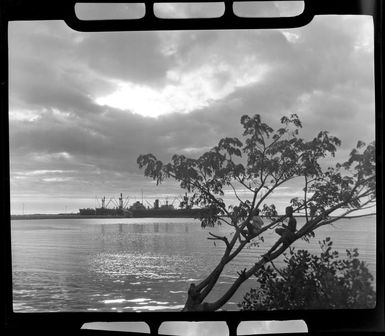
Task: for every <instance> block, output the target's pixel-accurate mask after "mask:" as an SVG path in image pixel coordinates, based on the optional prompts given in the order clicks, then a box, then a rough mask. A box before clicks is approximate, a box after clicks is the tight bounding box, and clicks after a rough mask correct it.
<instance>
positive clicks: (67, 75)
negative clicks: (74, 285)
mask: <svg viewBox="0 0 385 336" xmlns="http://www.w3.org/2000/svg"><path fill="white" fill-rule="evenodd" d="M272 6H273V5H272ZM271 9H272V10H275V11H279V8H278V7H274V6H273V7H272V8H271ZM168 10H170V11H171V10H174V11H175V9H173V8H172V7H170V8H169V9H168ZM187 10H188V9H187ZM182 14H185V13H182ZM372 39H373V28H372V22H371V19H370V18H369V17H336V16H327V17H316V18H315V19H314V20H313V21H312V22H311V23H310V24H309V25H308V26H306V27H303V28H298V29H290V30H289V29H288V30H270V31H267V30H262V31H220V32H218V31H206V32H205V31H185V32H129V33H79V32H75V31H73V30H71V29H70V28H68V27H67V26H66V25H65V23H63V22H59V21H52V22H34V23H32V22H29V23H28V22H17V23H11V24H10V32H9V42H10V46H9V49H10V52H9V53H10V151H11V206H12V210H11V211H12V213H21V212H22V209H23V206H24V212H25V213H36V212H46V213H47V212H48V213H50V212H64V211H67V212H77V211H78V208H79V207H94V206H95V205H96V203H95V196H98V197H99V198H101V197H102V196H106V198H107V199H108V198H109V197H112V196H115V198H117V197H118V195H119V193H120V192H122V193H123V196H124V197H126V196H130V199H131V200H132V201H134V200H135V197H136V198H137V200H140V199H141V192H142V191H143V195H144V198H145V199H146V200H148V201H149V202H150V203H153V200H154V198H155V197H158V198H160V200H161V202H164V201H165V199H166V197H168V200H169V201H173V199H174V198H175V197H178V196H179V195H182V194H183V193H184V192H183V191H182V190H180V189H179V188H177V187H176V186H175V185H174V184H172V183H166V184H164V185H162V186H160V187H156V185H155V184H154V182H153V181H151V180H150V179H147V178H145V177H143V172H142V171H140V170H139V169H138V166H137V164H136V159H137V157H138V156H139V155H140V154H145V153H149V152H151V153H154V154H155V155H156V156H157V157H159V158H161V159H163V160H165V161H167V160H169V159H170V157H171V155H172V154H174V153H179V154H185V155H188V156H192V157H197V156H198V155H199V154H201V153H203V152H204V151H206V150H208V149H210V148H211V147H213V146H214V145H216V143H217V142H218V140H219V139H220V138H222V137H225V136H240V132H241V128H240V123H239V121H240V117H241V116H242V115H243V114H249V115H253V114H255V113H259V114H261V115H262V118H263V119H264V120H265V121H266V122H268V123H270V124H271V125H272V126H275V127H277V126H278V121H279V119H280V118H281V116H283V115H289V114H290V113H297V114H298V115H299V117H300V119H301V120H302V122H303V126H304V128H303V130H302V133H301V134H302V135H303V136H304V137H305V138H312V137H313V136H314V135H315V134H316V133H317V132H318V131H320V130H328V131H330V133H332V134H333V135H336V136H338V137H339V138H340V139H341V140H342V146H341V149H340V151H339V152H340V154H339V156H338V158H341V160H343V159H345V158H346V155H347V154H348V153H349V151H350V149H351V148H352V147H353V146H355V144H356V143H357V140H359V139H361V140H364V141H367V142H368V141H371V140H374V84H373V83H374V74H373V43H372ZM295 192H296V190H291V189H290V188H289V189H282V190H281V193H278V194H276V196H275V197H276V198H277V201H278V203H279V202H281V203H282V204H284V203H285V202H288V201H289V199H290V198H291V197H290V195H292V194H295ZM174 205H176V204H174Z"/></svg>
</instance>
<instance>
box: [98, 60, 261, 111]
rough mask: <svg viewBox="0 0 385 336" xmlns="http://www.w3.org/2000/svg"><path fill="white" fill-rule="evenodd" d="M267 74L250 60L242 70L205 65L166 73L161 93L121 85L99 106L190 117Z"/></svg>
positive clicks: (147, 87) (223, 64) (240, 67)
mask: <svg viewBox="0 0 385 336" xmlns="http://www.w3.org/2000/svg"><path fill="white" fill-rule="evenodd" d="M267 70H268V66H267V65H263V64H258V62H257V60H256V59H255V57H248V58H246V59H245V60H244V62H243V63H242V64H240V65H239V67H235V68H234V67H232V66H231V65H229V64H226V63H225V62H222V63H219V64H216V65H213V64H211V65H204V66H202V67H200V68H199V69H197V70H195V71H191V72H187V73H186V72H183V71H181V70H178V69H174V70H170V71H169V72H168V73H167V77H168V82H167V84H166V85H165V86H164V87H162V88H160V89H158V88H152V87H150V86H146V85H141V84H136V83H128V82H118V83H117V90H116V91H115V92H114V93H112V94H110V95H107V96H102V97H99V98H97V99H96V103H98V104H100V105H107V106H110V107H113V108H118V109H122V110H129V111H131V112H133V113H137V114H140V115H142V116H146V117H158V116H160V115H164V114H169V113H188V112H192V111H195V110H199V109H201V108H204V107H207V106H209V105H210V104H211V103H212V102H215V101H218V100H221V99H224V98H225V97H226V96H228V95H230V94H231V93H233V92H234V91H235V90H236V89H238V88H242V87H245V86H248V85H251V84H256V83H257V82H259V81H261V80H262V79H263V77H264V76H265V75H266V73H267Z"/></svg>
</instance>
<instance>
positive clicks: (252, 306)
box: [239, 238, 375, 310]
mask: <svg viewBox="0 0 385 336" xmlns="http://www.w3.org/2000/svg"><path fill="white" fill-rule="evenodd" d="M332 245H333V243H332V241H331V239H330V238H326V239H325V240H323V241H322V242H320V247H321V253H320V255H314V254H310V253H309V252H308V251H306V250H298V251H296V250H295V249H294V248H292V249H290V251H289V255H285V259H284V264H285V265H284V267H283V268H282V269H280V270H279V269H277V268H276V267H275V266H274V267H272V266H270V265H268V266H266V267H263V268H262V269H260V270H259V271H258V274H256V276H257V278H258V279H259V287H258V288H252V289H251V290H250V291H249V292H248V293H246V294H245V296H244V298H243V301H242V302H241V303H240V304H239V307H240V308H241V310H292V309H299V310H301V309H351V308H373V307H374V305H375V291H374V289H373V287H372V281H373V276H372V275H371V274H370V272H369V270H368V268H367V266H366V264H365V263H364V262H363V261H361V260H359V258H358V257H359V253H358V250H357V249H353V250H346V253H347V256H346V258H345V259H341V258H339V254H338V252H337V251H335V250H333V248H332Z"/></svg>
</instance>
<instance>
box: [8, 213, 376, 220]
mask: <svg viewBox="0 0 385 336" xmlns="http://www.w3.org/2000/svg"><path fill="white" fill-rule="evenodd" d="M197 215H198V214H197V213H183V214H182V213H178V212H175V213H170V211H167V212H165V213H161V212H159V211H158V212H156V213H152V214H151V213H146V214H145V213H144V212H143V214H142V213H141V214H138V215H137V216H133V217H126V216H111V215H80V214H27V215H11V220H34V219H86V218H95V219H97V218H198V217H199V216H197ZM371 215H372V216H375V214H371ZM366 216H368V215H361V216H349V217H345V219H353V218H358V217H366ZM295 217H297V218H302V217H306V216H304V215H298V216H295ZM332 217H333V216H332Z"/></svg>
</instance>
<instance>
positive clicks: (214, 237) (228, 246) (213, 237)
mask: <svg viewBox="0 0 385 336" xmlns="http://www.w3.org/2000/svg"><path fill="white" fill-rule="evenodd" d="M209 235H210V236H212V238H210V237H208V238H207V239H209V240H222V241H223V242H224V243H225V244H226V246H227V248H230V244H229V241H228V239H227V237H225V236H223V237H221V236H217V235H215V234H213V233H211V232H209Z"/></svg>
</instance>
